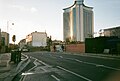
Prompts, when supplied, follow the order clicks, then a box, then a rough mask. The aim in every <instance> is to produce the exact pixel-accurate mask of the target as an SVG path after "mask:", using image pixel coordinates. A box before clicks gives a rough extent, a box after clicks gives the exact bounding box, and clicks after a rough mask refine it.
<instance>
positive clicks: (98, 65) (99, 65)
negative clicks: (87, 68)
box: [75, 59, 120, 71]
mask: <svg viewBox="0 0 120 81" xmlns="http://www.w3.org/2000/svg"><path fill="white" fill-rule="evenodd" d="M75 61H77V62H80V63H84V64H89V65H94V66H96V67H104V68H108V69H112V70H118V71H120V69H119V68H113V67H109V66H105V65H101V64H96V63H91V62H84V61H80V60H78V59H75Z"/></svg>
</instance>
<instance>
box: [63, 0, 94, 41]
mask: <svg viewBox="0 0 120 81" xmlns="http://www.w3.org/2000/svg"><path fill="white" fill-rule="evenodd" d="M63 10H64V12H63V39H64V41H67V40H69V41H79V42H84V41H85V38H89V37H92V36H93V32H94V20H93V7H88V6H85V5H84V0H75V1H74V4H73V5H72V6H70V7H68V8H65V9H63Z"/></svg>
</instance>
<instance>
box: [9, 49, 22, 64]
mask: <svg viewBox="0 0 120 81" xmlns="http://www.w3.org/2000/svg"><path fill="white" fill-rule="evenodd" d="M20 61H21V51H19V50H12V51H11V62H14V63H19V62H20Z"/></svg>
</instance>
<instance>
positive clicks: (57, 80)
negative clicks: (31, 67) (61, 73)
mask: <svg viewBox="0 0 120 81" xmlns="http://www.w3.org/2000/svg"><path fill="white" fill-rule="evenodd" d="M51 77H53V78H54V79H55V80H56V81H60V79H59V78H57V77H56V76H55V75H51Z"/></svg>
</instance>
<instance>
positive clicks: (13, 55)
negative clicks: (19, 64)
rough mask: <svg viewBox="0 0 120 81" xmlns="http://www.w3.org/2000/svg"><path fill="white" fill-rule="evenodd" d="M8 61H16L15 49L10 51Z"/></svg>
mask: <svg viewBox="0 0 120 81" xmlns="http://www.w3.org/2000/svg"><path fill="white" fill-rule="evenodd" d="M10 61H11V62H14V63H16V53H15V50H12V51H11V60H10Z"/></svg>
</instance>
